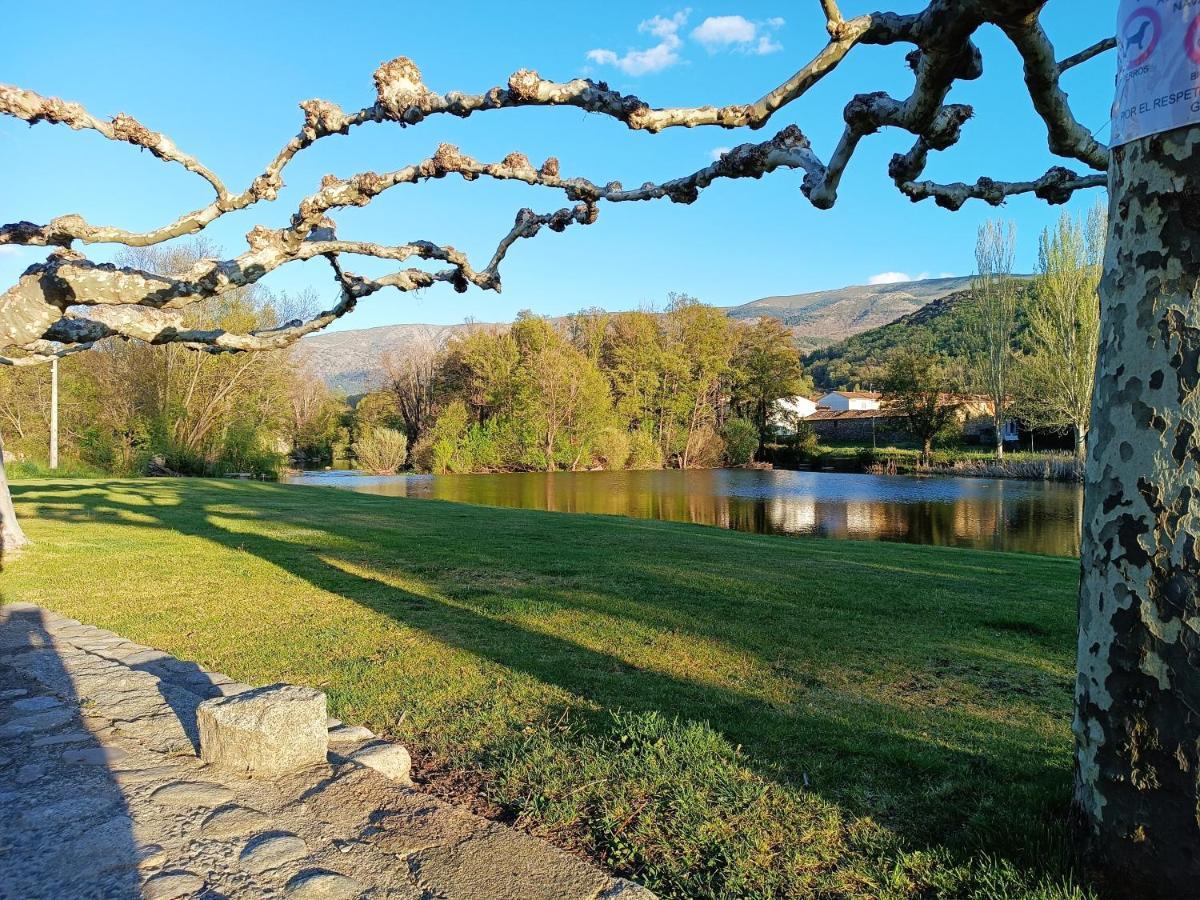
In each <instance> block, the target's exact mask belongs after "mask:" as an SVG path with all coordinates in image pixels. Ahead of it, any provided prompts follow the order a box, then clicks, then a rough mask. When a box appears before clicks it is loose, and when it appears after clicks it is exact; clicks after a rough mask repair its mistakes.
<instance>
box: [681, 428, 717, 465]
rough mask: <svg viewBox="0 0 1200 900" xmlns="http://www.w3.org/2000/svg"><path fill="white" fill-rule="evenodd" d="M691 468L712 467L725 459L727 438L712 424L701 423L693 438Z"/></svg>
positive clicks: (689, 463)
mask: <svg viewBox="0 0 1200 900" xmlns="http://www.w3.org/2000/svg"><path fill="white" fill-rule="evenodd" d="M691 444H692V454H691V457H690V458H689V459H688V468H690V469H712V468H715V467H716V466H719V465H721V464H722V463H723V462H724V461H725V440H724V439H723V438H722V437H721V435H719V434H717V431H716V429H715V428H713V427H712V426H711V425H701V426H700V427H699V428H697V429H696V431H695V432H694V433H693V435H692V438H691Z"/></svg>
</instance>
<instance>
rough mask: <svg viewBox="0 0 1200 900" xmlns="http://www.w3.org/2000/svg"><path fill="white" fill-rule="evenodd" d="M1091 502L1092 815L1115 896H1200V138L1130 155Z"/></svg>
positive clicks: (1080, 758)
mask: <svg viewBox="0 0 1200 900" xmlns="http://www.w3.org/2000/svg"><path fill="white" fill-rule="evenodd" d="M1109 180H1110V182H1109V197H1110V214H1109V226H1108V227H1109V233H1108V247H1107V252H1106V257H1105V263H1104V277H1103V281H1102V283H1101V288H1100V296H1101V335H1100V351H1099V358H1098V362H1097V376H1096V389H1095V395H1094V398H1093V405H1092V426H1091V429H1090V432H1089V435H1088V437H1089V439H1088V459H1087V478H1086V485H1085V497H1084V519H1083V536H1082V539H1083V545H1082V579H1081V585H1080V594H1079V625H1080V628H1079V647H1078V663H1079V675H1078V681H1077V685H1076V716H1075V724H1074V730H1075V737H1076V767H1075V768H1076V778H1075V803H1076V809H1077V814H1078V821H1079V826H1080V829H1081V837H1082V846H1083V849H1084V852H1085V854H1086V856H1087V857H1088V867H1089V869H1090V870H1091V871H1092V872H1094V873H1097V874H1098V875H1100V876H1101V878H1102V879H1103V883H1104V885H1105V887H1106V888H1107V889H1108V891H1110V892H1111V893H1112V894H1113V895H1116V896H1139V897H1147V896H1163V897H1168V896H1169V897H1185V896H1187V897H1193V896H1197V891H1198V890H1200V821H1198V819H1200V556H1198V553H1200V546H1198V545H1197V537H1198V536H1200V434H1197V429H1198V426H1200V390H1198V387H1200V281H1198V279H1200V127H1191V128H1187V129H1179V130H1176V131H1173V132H1170V133H1168V134H1165V135H1157V136H1153V137H1149V138H1144V139H1142V140H1139V141H1135V142H1133V143H1131V144H1128V145H1126V146H1124V147H1120V148H1116V149H1114V151H1113V154H1112V165H1111V168H1110V173H1109Z"/></svg>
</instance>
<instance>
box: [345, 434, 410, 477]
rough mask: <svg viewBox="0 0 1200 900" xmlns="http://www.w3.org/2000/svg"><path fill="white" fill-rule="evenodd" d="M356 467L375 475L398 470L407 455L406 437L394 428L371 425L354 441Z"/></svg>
mask: <svg viewBox="0 0 1200 900" xmlns="http://www.w3.org/2000/svg"><path fill="white" fill-rule="evenodd" d="M353 449H354V456H355V458H356V459H357V460H358V467H359V468H360V469H364V470H366V471H368V472H374V473H375V474H376V475H388V474H390V473H392V472H396V471H398V470H399V469H400V468H401V466H403V465H404V460H405V459H406V458H407V456H408V438H406V437H405V436H404V435H403V434H401V433H400V432H399V431H397V430H396V429H394V428H387V427H386V426H383V425H372V426H370V427H369V428H366V429H364V430H363V432H362V434H360V435H359V437H358V440H357V441H355V442H354V447H353Z"/></svg>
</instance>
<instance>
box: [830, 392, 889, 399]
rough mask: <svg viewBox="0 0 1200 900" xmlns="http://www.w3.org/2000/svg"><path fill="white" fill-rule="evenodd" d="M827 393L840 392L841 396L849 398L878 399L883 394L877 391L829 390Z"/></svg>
mask: <svg viewBox="0 0 1200 900" xmlns="http://www.w3.org/2000/svg"><path fill="white" fill-rule="evenodd" d="M829 393H830V394H840V395H841V396H843V397H848V398H850V399H851V400H878V399H880V398H881V397H883V394H880V393H878V392H877V391H830V392H829ZM827 396H828V395H827Z"/></svg>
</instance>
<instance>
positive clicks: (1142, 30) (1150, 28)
mask: <svg viewBox="0 0 1200 900" xmlns="http://www.w3.org/2000/svg"><path fill="white" fill-rule="evenodd" d="M1160 37H1162V18H1161V17H1160V16H1159V14H1158V10H1156V9H1152V8H1151V7H1149V6H1139V7H1138V8H1137V9H1135V10H1134V11H1133V12H1132V13H1130V14H1129V18H1128V19H1126V20H1125V27H1124V28H1122V29H1121V54H1122V56H1124V58H1125V68H1127V69H1136V68H1137V67H1138V66H1140V65H1141V64H1142V63H1144V62H1145V61H1146V60H1148V59H1149V58H1150V54H1152V53H1153V52H1154V48H1155V47H1157V46H1158V40H1159V38H1160ZM1135 50H1136V52H1137V56H1134V57H1132V58H1130V56H1129V54H1130V53H1131V52H1133V51H1135Z"/></svg>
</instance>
